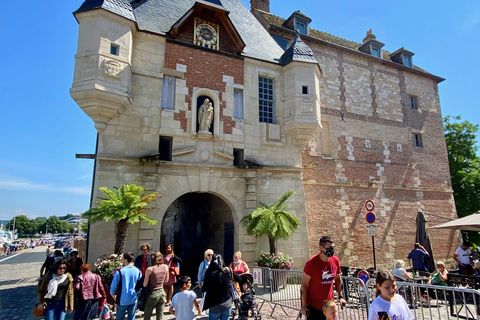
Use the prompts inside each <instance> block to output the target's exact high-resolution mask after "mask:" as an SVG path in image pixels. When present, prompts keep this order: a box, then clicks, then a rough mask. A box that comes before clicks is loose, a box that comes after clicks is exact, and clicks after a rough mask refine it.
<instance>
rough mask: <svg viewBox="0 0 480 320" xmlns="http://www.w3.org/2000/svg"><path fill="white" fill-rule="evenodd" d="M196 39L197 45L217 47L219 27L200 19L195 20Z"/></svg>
mask: <svg viewBox="0 0 480 320" xmlns="http://www.w3.org/2000/svg"><path fill="white" fill-rule="evenodd" d="M195 22H196V23H195V40H194V42H195V43H196V44H197V45H200V46H202V47H207V48H210V49H217V43H218V31H217V29H218V27H217V28H216V27H215V25H212V24H211V23H207V22H206V21H201V20H200V19H198V20H196V21H195Z"/></svg>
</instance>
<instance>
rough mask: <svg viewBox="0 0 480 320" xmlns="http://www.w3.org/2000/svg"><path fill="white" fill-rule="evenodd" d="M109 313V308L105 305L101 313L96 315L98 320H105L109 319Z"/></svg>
mask: <svg viewBox="0 0 480 320" xmlns="http://www.w3.org/2000/svg"><path fill="white" fill-rule="evenodd" d="M111 315H112V314H111V312H110V307H109V306H108V304H107V303H105V305H104V306H103V307H102V311H100V314H99V315H98V319H99V320H107V319H110V318H111Z"/></svg>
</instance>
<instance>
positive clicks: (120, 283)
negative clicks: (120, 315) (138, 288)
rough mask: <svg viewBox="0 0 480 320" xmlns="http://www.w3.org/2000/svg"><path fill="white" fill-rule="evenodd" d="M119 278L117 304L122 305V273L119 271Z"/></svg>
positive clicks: (116, 294)
mask: <svg viewBox="0 0 480 320" xmlns="http://www.w3.org/2000/svg"><path fill="white" fill-rule="evenodd" d="M118 276H119V277H120V280H118V285H117V290H115V303H116V304H118V305H120V298H121V297H122V271H121V270H118Z"/></svg>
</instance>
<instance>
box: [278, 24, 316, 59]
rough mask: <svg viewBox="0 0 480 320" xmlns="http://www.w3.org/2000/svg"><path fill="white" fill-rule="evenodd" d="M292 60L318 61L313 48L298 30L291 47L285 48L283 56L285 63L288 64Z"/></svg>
mask: <svg viewBox="0 0 480 320" xmlns="http://www.w3.org/2000/svg"><path fill="white" fill-rule="evenodd" d="M292 61H302V62H314V63H318V62H317V60H316V59H315V55H314V54H313V51H312V49H310V47H309V46H308V45H307V44H306V43H305V42H303V41H302V38H300V34H299V33H298V32H297V33H296V35H295V40H293V42H292V44H291V45H290V47H288V48H287V50H285V52H284V54H283V55H282V58H281V62H282V64H284V65H287V64H289V63H290V62H292Z"/></svg>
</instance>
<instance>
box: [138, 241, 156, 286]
mask: <svg viewBox="0 0 480 320" xmlns="http://www.w3.org/2000/svg"><path fill="white" fill-rule="evenodd" d="M151 248H152V247H151V246H150V244H149V243H146V242H145V243H142V244H141V245H140V250H142V254H141V255H139V256H137V257H136V258H135V262H134V263H133V265H134V266H135V267H137V268H138V270H140V272H141V273H142V277H141V278H140V279H139V280H138V282H137V284H136V286H135V291H137V292H138V291H139V290H140V289H142V287H143V280H144V279H145V272H146V271H147V268H150V267H151V266H152V258H151V256H150V254H149V252H150V249H151Z"/></svg>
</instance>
